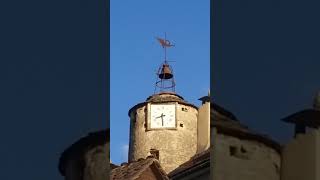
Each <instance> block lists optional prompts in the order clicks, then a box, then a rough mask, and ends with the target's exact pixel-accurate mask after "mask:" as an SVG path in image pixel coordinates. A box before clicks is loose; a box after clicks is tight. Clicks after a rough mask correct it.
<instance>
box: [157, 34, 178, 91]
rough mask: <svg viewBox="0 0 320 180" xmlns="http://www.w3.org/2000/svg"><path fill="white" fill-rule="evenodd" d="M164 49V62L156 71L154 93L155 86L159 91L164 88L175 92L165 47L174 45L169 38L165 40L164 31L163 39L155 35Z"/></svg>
mask: <svg viewBox="0 0 320 180" xmlns="http://www.w3.org/2000/svg"><path fill="white" fill-rule="evenodd" d="M156 39H157V40H158V41H159V43H160V44H161V46H162V48H163V49H164V62H163V63H162V64H161V65H160V67H159V69H158V72H157V81H156V84H155V90H154V93H156V91H157V88H159V90H160V92H163V91H165V90H168V89H169V90H171V92H175V85H176V84H175V81H174V78H173V70H172V69H171V67H170V65H169V64H168V61H167V48H168V47H172V46H174V45H173V44H171V42H170V41H169V40H167V37H166V33H165V37H164V39H162V38H159V37H157V38H156Z"/></svg>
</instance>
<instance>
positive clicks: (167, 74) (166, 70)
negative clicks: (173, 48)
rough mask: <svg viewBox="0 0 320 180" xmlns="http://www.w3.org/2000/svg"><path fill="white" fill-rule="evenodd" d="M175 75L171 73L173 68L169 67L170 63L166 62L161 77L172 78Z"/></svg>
mask: <svg viewBox="0 0 320 180" xmlns="http://www.w3.org/2000/svg"><path fill="white" fill-rule="evenodd" d="M172 77H173V74H172V73H171V70H170V68H169V65H168V64H164V65H163V66H162V69H161V73H160V74H159V78H160V79H171V78H172Z"/></svg>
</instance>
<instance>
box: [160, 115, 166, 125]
mask: <svg viewBox="0 0 320 180" xmlns="http://www.w3.org/2000/svg"><path fill="white" fill-rule="evenodd" d="M164 116H166V115H164V114H163V113H161V116H160V117H161V122H162V126H163V117H164Z"/></svg>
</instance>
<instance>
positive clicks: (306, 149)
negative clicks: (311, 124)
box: [281, 129, 320, 180]
mask: <svg viewBox="0 0 320 180" xmlns="http://www.w3.org/2000/svg"><path fill="white" fill-rule="evenodd" d="M319 168H320V130H319V129H317V130H313V131H311V132H307V133H306V134H298V135H297V137H296V138H295V139H293V140H292V141H291V142H289V143H288V144H287V145H285V146H284V148H283V151H282V166H281V180H300V179H308V180H320V172H319Z"/></svg>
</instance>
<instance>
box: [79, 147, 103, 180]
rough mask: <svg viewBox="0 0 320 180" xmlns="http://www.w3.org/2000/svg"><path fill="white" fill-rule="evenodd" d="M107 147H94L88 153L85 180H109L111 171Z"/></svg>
mask: <svg viewBox="0 0 320 180" xmlns="http://www.w3.org/2000/svg"><path fill="white" fill-rule="evenodd" d="M108 149H109V148H108V147H107V145H104V146H97V147H94V148H92V149H90V150H88V151H87V152H86V154H85V155H84V156H85V168H84V178H83V179H84V180H107V179H109V171H107V165H108V161H107V159H109V157H108V154H109V150H108Z"/></svg>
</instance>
